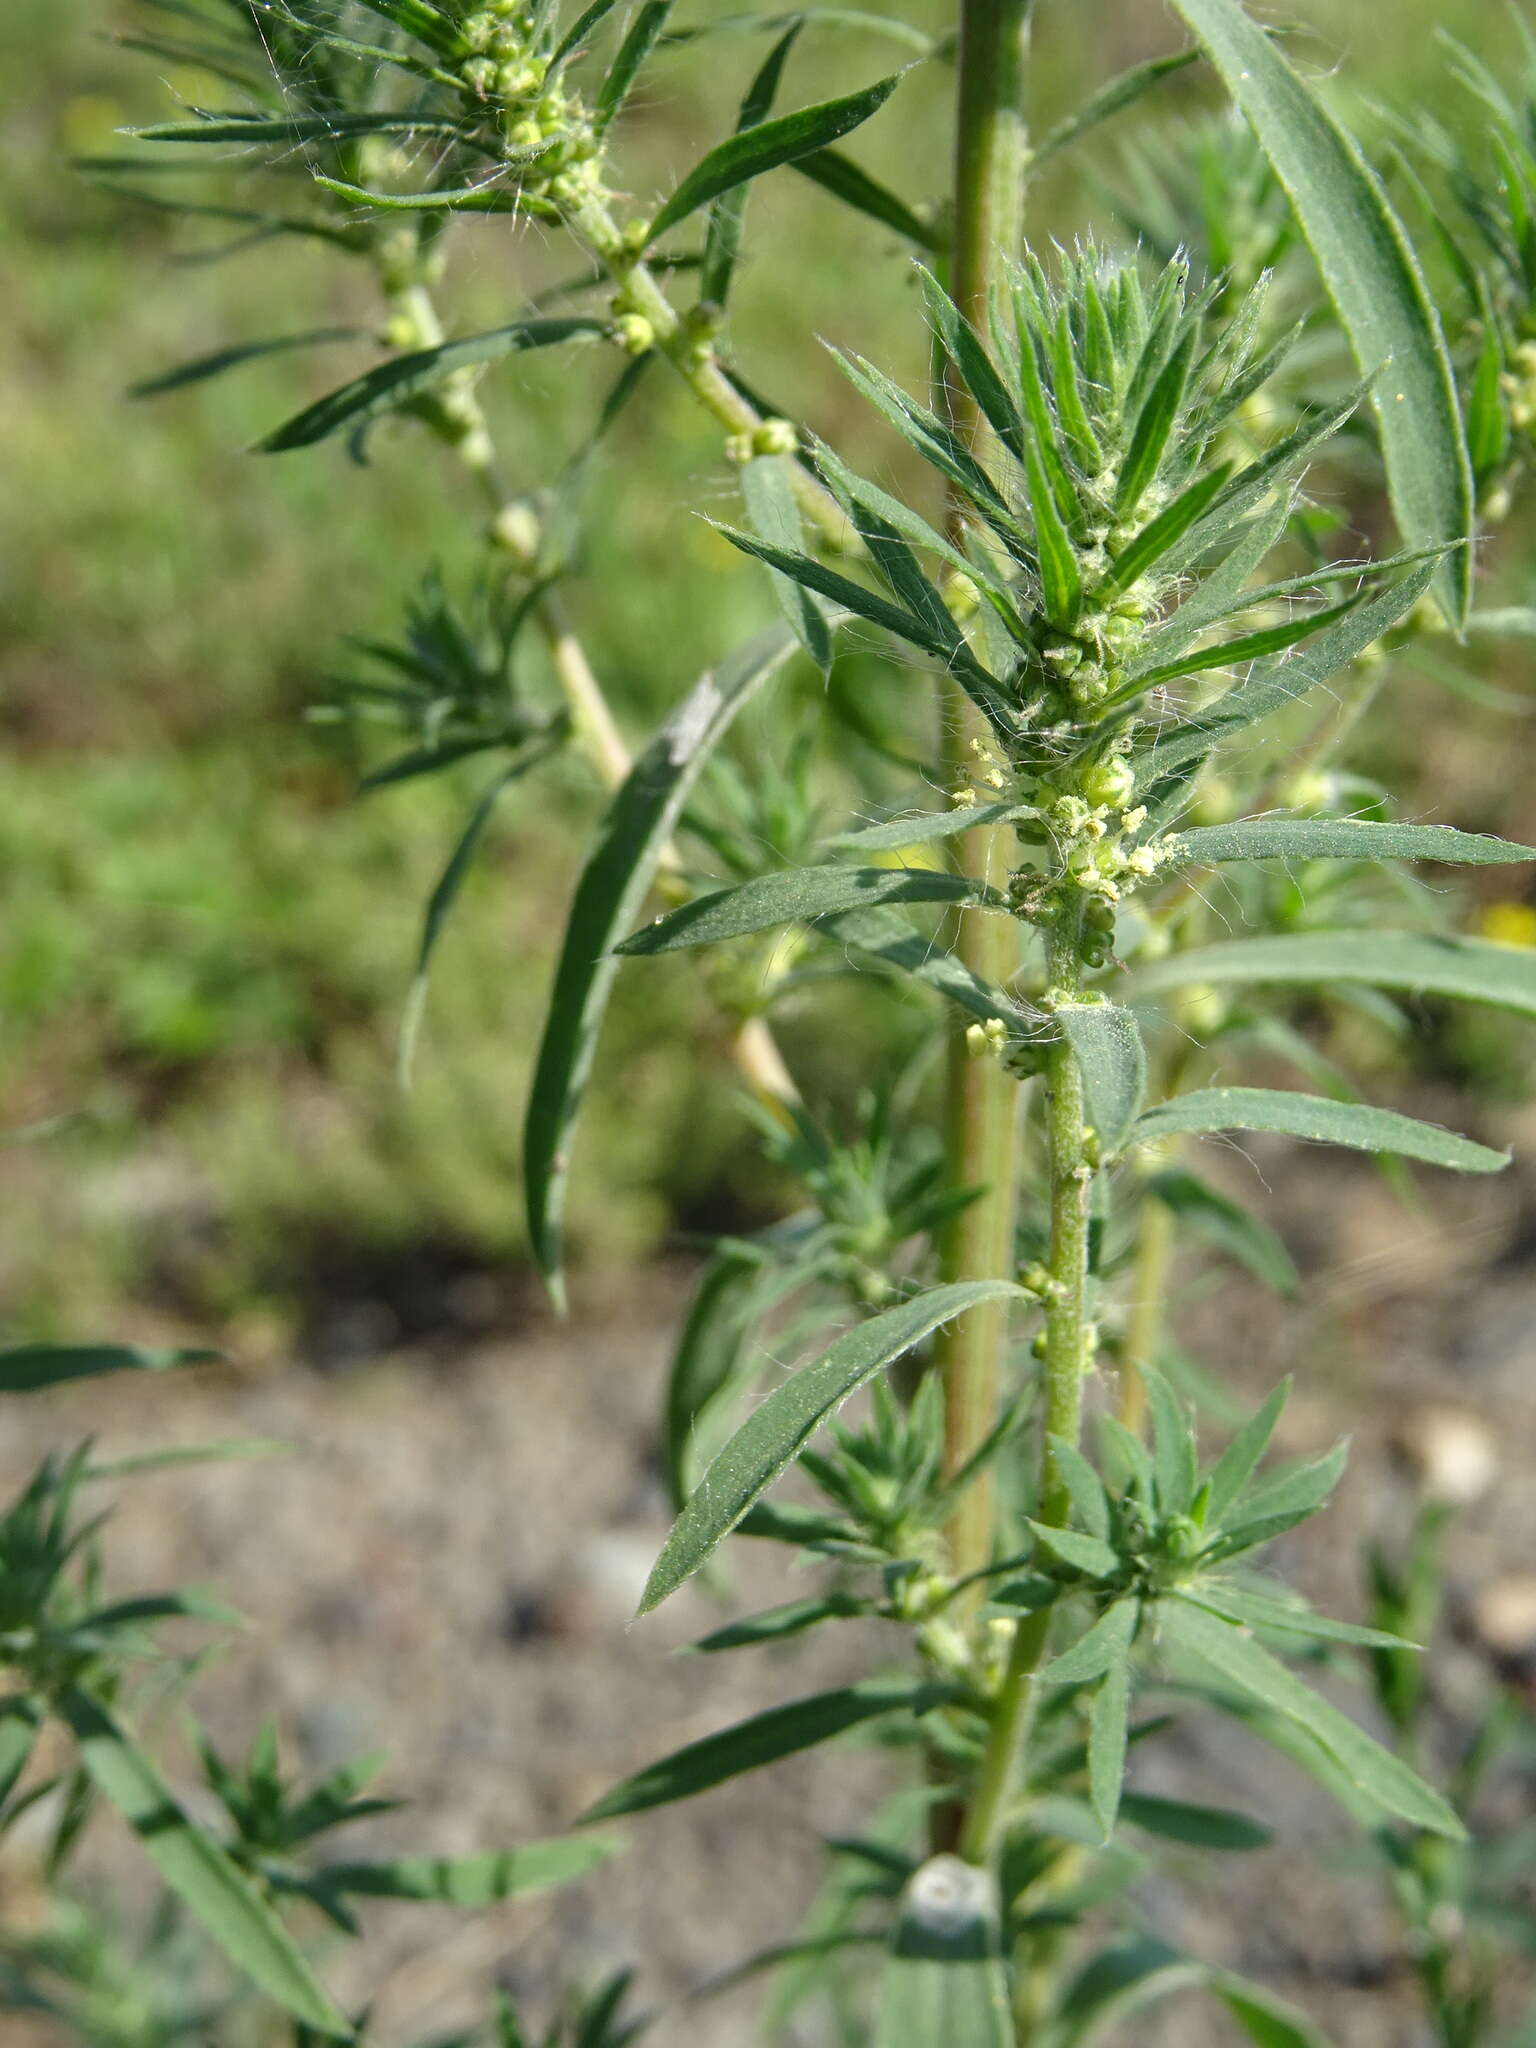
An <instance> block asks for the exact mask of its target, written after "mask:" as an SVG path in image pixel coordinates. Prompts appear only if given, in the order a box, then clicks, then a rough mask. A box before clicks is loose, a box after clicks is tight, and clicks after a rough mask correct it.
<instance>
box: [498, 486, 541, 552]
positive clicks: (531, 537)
mask: <svg viewBox="0 0 1536 2048" xmlns="http://www.w3.org/2000/svg"><path fill="white" fill-rule="evenodd" d="M543 537H544V529H543V527H542V525H541V524H540V521H539V515H538V513H537V512H535V511H534V509H533V507H532V506H531V505H530V504H529V503H528V502H527V501H526V499H524V500H519V501H518V502H517V503H515V504H511V505H503V506H502V508H501V510H500V511H499V512H498V513H497V514H496V517H495V518H494V519H493V520H492V521H491V526H490V538H491V542H492V544H493V545H494V546H496V547H498V548H500V549H501V550H502V552H503V554H507V555H510V556H511V557H512V559H513V561H514V562H515V563H516V564H517V566H518V567H519V568H520V569H532V568H533V567H534V565H535V563H536V562H537V561H538V558H539V543H540V542H541V541H542V539H543Z"/></svg>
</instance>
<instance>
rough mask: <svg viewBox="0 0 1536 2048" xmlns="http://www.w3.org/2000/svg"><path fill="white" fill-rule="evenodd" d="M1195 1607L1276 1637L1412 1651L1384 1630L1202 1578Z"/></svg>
mask: <svg viewBox="0 0 1536 2048" xmlns="http://www.w3.org/2000/svg"><path fill="white" fill-rule="evenodd" d="M1188 1597H1189V1598H1190V1599H1191V1600H1193V1601H1194V1603H1195V1605H1196V1606H1197V1607H1205V1608H1208V1609H1209V1610H1210V1612H1211V1613H1212V1614H1219V1615H1220V1616H1221V1618H1222V1620H1223V1621H1236V1622H1240V1623H1241V1624H1242V1625H1243V1626H1244V1627H1245V1628H1269V1629H1273V1630H1274V1631H1275V1632H1276V1634H1277V1635H1287V1636H1312V1637H1315V1638H1317V1640H1318V1641H1320V1642H1326V1643H1353V1644H1354V1645H1355V1646H1356V1647H1357V1648H1358V1649H1364V1650H1411V1649H1413V1648H1414V1647H1415V1645H1414V1644H1412V1643H1409V1642H1406V1641H1405V1640H1404V1639H1403V1637H1402V1636H1395V1635H1389V1634H1388V1633H1387V1632H1386V1630H1385V1629H1379V1628H1362V1627H1360V1626H1359V1625H1358V1623H1356V1622H1352V1621H1334V1620H1332V1619H1331V1618H1330V1617H1329V1616H1328V1615H1326V1614H1314V1613H1313V1612H1312V1610H1311V1608H1310V1607H1293V1606H1292V1605H1291V1604H1290V1603H1289V1602H1288V1601H1285V1600H1271V1599H1269V1598H1268V1597H1267V1596H1266V1595H1264V1594H1262V1593H1254V1592H1252V1591H1250V1590H1249V1588H1248V1587H1246V1586H1221V1585H1217V1584H1216V1583H1215V1582H1214V1581H1212V1580H1204V1579H1202V1580H1201V1581H1200V1582H1199V1584H1197V1585H1195V1586H1192V1587H1191V1588H1190V1591H1189V1596H1188Z"/></svg>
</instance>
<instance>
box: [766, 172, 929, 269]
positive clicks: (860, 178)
mask: <svg viewBox="0 0 1536 2048" xmlns="http://www.w3.org/2000/svg"><path fill="white" fill-rule="evenodd" d="M792 168H793V169H794V170H797V171H798V172H799V173H800V175H801V177H802V178H809V179H810V181H811V183H812V184H813V185H819V186H820V187H821V189H822V190H823V192H830V193H831V195H832V197H833V198H834V199H841V200H842V202H843V204H844V205H845V206H851V207H852V208H853V210H854V212H855V213H862V214H865V215H867V216H868V218H869V219H870V220H874V221H878V222H879V223H880V225H881V226H882V227H887V228H891V229H893V230H894V232H895V233H896V234H898V235H904V236H905V237H906V239H907V240H908V241H909V242H915V243H916V245H917V246H918V248H920V249H926V250H928V251H929V252H930V254H942V253H943V251H944V248H945V246H946V245H945V242H944V237H943V235H942V234H941V233H940V231H939V230H938V229H937V228H936V227H934V226H933V225H932V224H931V223H930V222H928V221H925V220H924V219H923V218H922V216H921V215H920V214H916V213H914V212H913V211H912V209H911V207H910V206H908V205H907V203H906V201H905V200H904V199H901V198H899V197H898V196H897V194H896V193H894V192H893V191H892V190H891V189H890V187H889V186H888V185H882V184H881V183H880V182H879V181H878V179H875V178H872V177H871V176H870V175H869V173H868V171H866V170H864V169H863V168H862V167H861V166H860V165H858V164H856V163H855V162H854V161H853V160H852V158H851V157H846V156H844V155H843V153H842V151H841V150H837V149H815V150H812V152H811V154H810V155H809V156H801V157H796V158H795V160H794V163H793V165H792Z"/></svg>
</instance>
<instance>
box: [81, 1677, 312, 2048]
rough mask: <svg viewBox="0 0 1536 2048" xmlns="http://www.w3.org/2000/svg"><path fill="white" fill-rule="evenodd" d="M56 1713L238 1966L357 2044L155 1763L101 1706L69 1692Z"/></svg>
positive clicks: (164, 1872) (307, 2018) (293, 2007)
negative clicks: (184, 1810)
mask: <svg viewBox="0 0 1536 2048" xmlns="http://www.w3.org/2000/svg"><path fill="white" fill-rule="evenodd" d="M57 1711H58V1713H59V1714H60V1716H61V1718H62V1719H63V1720H64V1721H65V1723H66V1724H67V1725H68V1727H69V1730H70V1732H71V1734H72V1735H73V1736H74V1738H75V1741H76V1742H77V1743H78V1745H79V1748H80V1756H81V1760H82V1762H83V1763H84V1765H85V1768H86V1770H87V1771H88V1772H89V1773H90V1776H91V1778H92V1780H93V1781H94V1783H95V1784H96V1786H97V1788H98V1790H99V1791H100V1792H101V1793H102V1794H103V1795H104V1796H105V1797H106V1798H107V1799H109V1800H110V1801H111V1803H112V1804H113V1805H114V1806H115V1807H116V1808H117V1809H118V1811H119V1812H120V1813H121V1814H122V1815H123V1817H124V1819H125V1820H126V1821H127V1822H128V1824H129V1826H130V1827H132V1828H133V1830H134V1832H135V1833H136V1834H137V1835H138V1837H139V1839H140V1841H141V1842H142V1843H143V1845H144V1849H145V1852H146V1853H147V1854H148V1856H149V1857H150V1860H151V1861H152V1862H153V1863H154V1865H155V1867H156V1868H157V1869H158V1870H159V1872H160V1875H161V1876H162V1877H163V1878H164V1879H165V1882H166V1883H167V1884H168V1885H169V1886H170V1887H171V1889H172V1890H173V1891H174V1892H176V1893H177V1894H178V1895H179V1896H180V1897H181V1899H182V1900H183V1901H184V1902H185V1903H186V1905H187V1907H188V1909H189V1910H190V1911H191V1912H192V1913H194V1914H195V1915H196V1916H197V1918H198V1919H199V1920H200V1921H201V1922H202V1924H203V1926H204V1927H205V1928H207V1930H208V1932H209V1933H210V1934H211V1935H212V1936H213V1938H214V1940H215V1941H217V1942H218V1944H219V1946H220V1947H221V1948H222V1949H223V1950H224V1952H225V1954H226V1955H227V1956H228V1957H229V1959H230V1961H231V1962H232V1963H234V1964H235V1966H236V1968H237V1969H239V1970H241V1971H243V1972H244V1974H245V1975H246V1976H248V1977H249V1978H250V1979H251V1981H252V1982H253V1983H254V1984H257V1985H259V1986H260V1988H261V1989H262V1990H263V1991H265V1992H266V1993H267V1995H268V1996H269V1997H270V1998H272V1999H274V2000H275V2001H276V2002H277V2003H278V2004H279V2005H281V2006H283V2007H284V2008H285V2009H286V2010H287V2011H289V2012H291V2013H293V2014H295V2015H296V2016H297V2017H298V2018H299V2019H301V2020H302V2021H303V2022H304V2023H305V2025H306V2026H310V2027H313V2028H314V2029H315V2030H316V2031H317V2032H318V2033H321V2034H327V2035H333V2036H342V2035H345V2036H350V2035H351V2032H352V2028H351V2026H350V2024H349V2023H348V2021H347V2020H346V2019H345V2018H344V2017H343V2015H342V2014H341V2013H340V2012H339V2011H338V2010H337V2009H336V2007H335V2006H334V2005H333V2004H332V2003H331V2001H330V1999H329V1998H328V1997H327V1996H326V1994H325V1992H324V1990H323V1989H322V1988H321V1986H320V1984H319V1983H318V1982H317V1980H316V1978H315V1977H314V1975H313V1973H312V1972H311V1970H310V1968H309V1965H308V1964H307V1963H306V1962H305V1960H304V1958H303V1956H302V1955H301V1954H300V1953H299V1950H298V1949H297V1947H296V1946H295V1945H294V1942H293V1940H292V1937H291V1936H290V1935H289V1933H288V1931H287V1929H286V1928H285V1927H284V1926H283V1924H282V1922H281V1921H280V1920H279V1919H278V1918H277V1916H276V1914H275V1913H274V1912H273V1911H272V1909H271V1907H270V1906H268V1905H267V1903H266V1902H265V1900H264V1899H263V1898H262V1897H261V1895H260V1893H259V1892H258V1891H257V1890H256V1888H255V1886H254V1885H253V1884H252V1883H251V1881H250V1879H249V1878H248V1877H246V1876H245V1874H244V1873H243V1872H242V1871H241V1870H239V1869H238V1868H237V1867H236V1866H235V1864H233V1863H232V1862H231V1861H230V1859H229V1857H228V1856H226V1855H225V1853H224V1851H223V1850H222V1849H221V1848H220V1847H219V1845H218V1843H217V1842H215V1841H214V1840H213V1839H212V1837H211V1836H209V1835H206V1834H204V1833H203V1831H202V1829H201V1828H199V1827H198V1826H197V1825H196V1824H195V1823H194V1822H193V1821H192V1820H191V1819H189V1818H188V1816H187V1815H186V1814H185V1813H184V1812H183V1811H182V1809H181V1807H180V1806H179V1805H178V1804H177V1802H176V1800H175V1798H174V1796H173V1795H172V1793H171V1792H170V1790H169V1789H168V1787H167V1786H166V1784H165V1783H164V1781H163V1780H162V1778H161V1777H160V1774H159V1773H158V1771H156V1769H155V1767H154V1765H153V1764H152V1763H151V1762H150V1761H149V1759H148V1757H146V1756H145V1755H144V1754H143V1752H142V1751H141V1750H140V1749H139V1747H138V1746H137V1744H136V1743H135V1742H134V1741H133V1740H132V1738H131V1737H130V1736H129V1735H128V1734H127V1733H126V1732H125V1731H124V1730H123V1729H122V1728H121V1727H119V1725H118V1724H117V1722H116V1721H115V1720H114V1719H113V1718H112V1716H111V1714H110V1713H109V1712H108V1711H107V1709H106V1708H105V1707H104V1706H103V1705H102V1704H101V1702H100V1701H99V1700H96V1699H93V1698H92V1697H91V1695H90V1694H89V1693H86V1692H84V1691H82V1690H81V1689H80V1688H79V1687H78V1686H70V1687H68V1688H66V1689H65V1690H64V1691H63V1692H62V1693H61V1694H60V1695H59V1698H58V1701H57Z"/></svg>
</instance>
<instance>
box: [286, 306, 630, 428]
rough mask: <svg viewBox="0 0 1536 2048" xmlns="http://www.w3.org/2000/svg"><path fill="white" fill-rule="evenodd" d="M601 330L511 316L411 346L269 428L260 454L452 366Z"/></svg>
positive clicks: (400, 394) (367, 415)
mask: <svg viewBox="0 0 1536 2048" xmlns="http://www.w3.org/2000/svg"><path fill="white" fill-rule="evenodd" d="M603 332H604V323H603V322H602V321H601V320H594V319H589V318H587V317H585V316H581V317H574V316H573V317H571V318H569V319H563V320H517V321H514V322H513V324H512V325H511V326H510V327H498V328H495V329H493V330H492V331H491V332H490V333H488V334H475V335H471V336H469V337H468V339H466V340H464V341H448V342H444V343H443V345H442V346H441V347H440V348H423V349H416V350H414V351H413V352H412V353H411V354H410V355H404V356H396V357H395V358H393V360H392V361H390V362H387V363H380V364H379V366H378V368H377V369H373V370H370V371H369V372H368V373H367V375H366V376H363V377H358V378H356V379H355V380H354V381H353V382H352V383H350V384H343V385H342V387H341V389H340V390H339V391H332V392H330V393H328V394H327V396H326V397H324V398H321V399H317V400H316V402H315V403H314V404H313V405H310V406H306V407H305V409H304V410H303V412H301V413H297V414H295V416H294V417H293V418H292V419H291V420H288V421H286V422H285V423H284V424H283V425H282V426H280V427H277V428H275V429H274V430H273V431H272V432H271V433H270V434H268V435H267V437H266V439H265V440H263V441H260V442H258V443H257V447H258V448H259V450H260V451H261V452H262V453H263V454H265V455H281V454H285V453H286V452H287V451H288V450H289V449H290V448H309V447H312V446H313V445H314V443H315V442H317V441H324V440H327V439H329V437H330V436H331V435H332V434H335V433H339V432H340V431H341V429H342V428H343V427H358V426H361V425H362V424H363V423H364V422H365V421H367V420H371V419H377V418H378V416H379V414H380V413H385V412H393V411H394V410H396V408H397V407H399V406H402V405H405V404H407V403H409V401H410V400H412V399H414V398H419V397H421V396H422V394H423V393H424V392H427V391H431V390H432V389H433V388H434V387H435V386H436V385H438V384H440V383H442V381H443V379H444V378H445V377H449V376H451V375H452V374H453V373H454V371H456V370H467V369H472V368H475V367H477V366H478V365H480V364H482V363H495V362H500V361H501V360H502V358H503V357H505V356H512V355H518V354H520V353H521V352H522V351H523V350H524V349H530V348H552V347H555V346H557V345H558V344H559V343H561V342H566V341H575V340H577V339H578V338H581V337H584V336H590V335H598V334H601V333H603Z"/></svg>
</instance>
